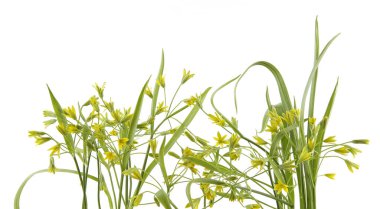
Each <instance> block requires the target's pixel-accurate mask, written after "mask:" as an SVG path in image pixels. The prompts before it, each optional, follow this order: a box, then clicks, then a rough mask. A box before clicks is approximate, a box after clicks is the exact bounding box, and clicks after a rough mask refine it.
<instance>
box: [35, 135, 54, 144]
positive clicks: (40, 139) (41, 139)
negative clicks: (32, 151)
mask: <svg viewBox="0 0 380 209" xmlns="http://www.w3.org/2000/svg"><path fill="white" fill-rule="evenodd" d="M35 139H36V141H35V143H36V145H41V144H44V143H45V142H48V141H50V140H51V138H50V137H40V136H37V137H35Z"/></svg>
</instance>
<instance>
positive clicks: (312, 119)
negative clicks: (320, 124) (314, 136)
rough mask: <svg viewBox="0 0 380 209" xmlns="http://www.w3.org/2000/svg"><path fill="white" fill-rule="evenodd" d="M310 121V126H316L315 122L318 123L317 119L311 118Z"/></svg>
mask: <svg viewBox="0 0 380 209" xmlns="http://www.w3.org/2000/svg"><path fill="white" fill-rule="evenodd" d="M308 121H309V124H310V125H314V124H315V122H316V121H317V119H316V118H309V119H308Z"/></svg>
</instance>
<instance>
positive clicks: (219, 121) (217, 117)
mask: <svg viewBox="0 0 380 209" xmlns="http://www.w3.org/2000/svg"><path fill="white" fill-rule="evenodd" d="M208 117H209V119H210V120H211V121H212V122H213V123H214V124H216V125H218V126H221V127H224V126H226V121H225V120H224V119H223V118H222V117H221V116H220V115H219V114H218V113H215V115H212V114H208Z"/></svg>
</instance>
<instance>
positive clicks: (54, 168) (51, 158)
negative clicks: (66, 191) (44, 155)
mask: <svg viewBox="0 0 380 209" xmlns="http://www.w3.org/2000/svg"><path fill="white" fill-rule="evenodd" d="M56 171H57V168H56V167H55V163H54V158H53V157H50V163H49V168H48V172H49V173H52V174H55V172H56Z"/></svg>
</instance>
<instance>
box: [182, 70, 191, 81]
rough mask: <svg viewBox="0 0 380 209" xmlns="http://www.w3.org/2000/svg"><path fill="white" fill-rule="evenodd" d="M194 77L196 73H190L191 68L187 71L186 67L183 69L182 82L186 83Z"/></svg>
mask: <svg viewBox="0 0 380 209" xmlns="http://www.w3.org/2000/svg"><path fill="white" fill-rule="evenodd" d="M192 77H194V74H191V73H190V70H189V71H187V72H186V69H183V74H182V81H181V83H182V84H184V83H186V82H187V81H188V80H189V79H190V78H192Z"/></svg>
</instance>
